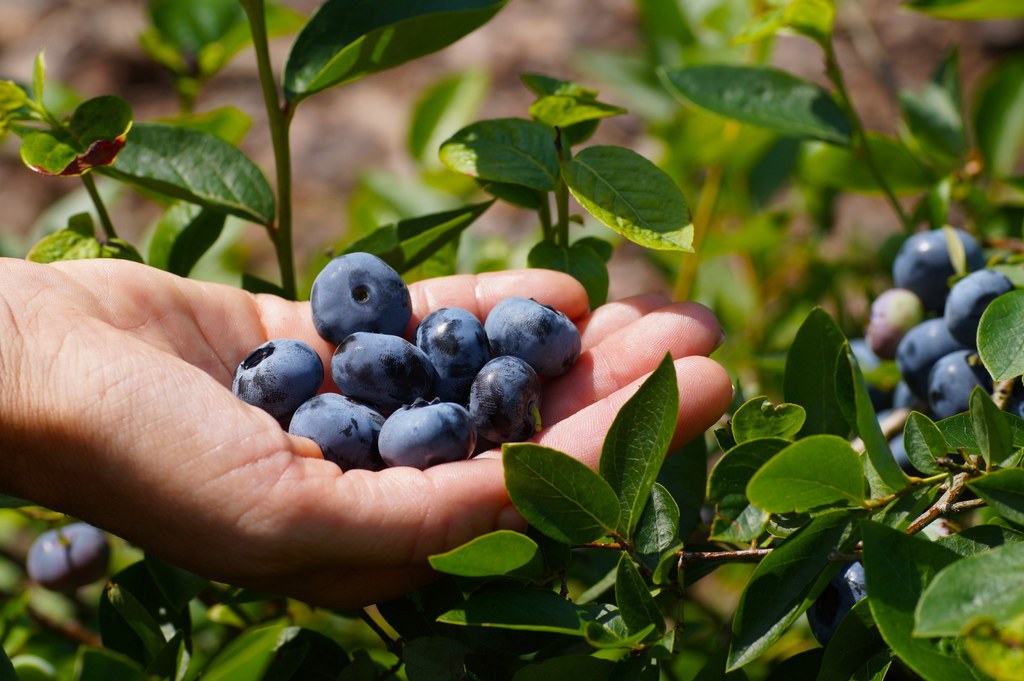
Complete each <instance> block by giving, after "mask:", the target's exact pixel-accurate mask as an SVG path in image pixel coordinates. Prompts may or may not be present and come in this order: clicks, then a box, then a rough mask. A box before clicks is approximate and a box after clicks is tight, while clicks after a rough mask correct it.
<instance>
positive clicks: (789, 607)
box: [726, 512, 859, 671]
mask: <svg viewBox="0 0 1024 681" xmlns="http://www.w3.org/2000/svg"><path fill="white" fill-rule="evenodd" d="M858 520H859V518H858V516H857V515H856V514H853V513H847V512H843V513H824V514H822V515H819V516H817V517H816V518H814V519H812V520H811V522H810V523H808V524H807V525H806V526H804V527H803V528H801V529H800V530H798V531H797V532H796V533H795V534H793V535H791V536H790V537H788V538H787V539H785V540H784V541H782V542H781V543H779V544H778V546H777V547H776V548H775V550H773V551H772V552H771V553H770V554H768V556H767V557H766V558H765V559H764V560H762V561H761V563H760V564H758V566H757V568H756V569H755V570H754V574H753V575H752V576H751V578H750V581H749V582H748V583H747V586H746V587H745V588H744V590H743V595H742V596H740V602H739V606H738V607H737V609H736V616H735V618H734V619H733V624H732V643H731V644H730V647H729V659H728V664H727V667H726V671H732V670H735V669H738V668H740V667H742V666H744V665H746V664H747V663H748V662H751V661H753V660H754V659H756V658H757V657H758V656H760V655H761V654H762V653H764V652H765V651H766V650H767V649H768V648H770V647H771V646H772V644H774V643H775V642H776V641H778V640H779V639H780V638H781V637H782V635H783V634H784V633H786V630H787V629H789V627H790V625H791V624H792V623H793V622H794V621H796V618H797V617H799V616H800V615H801V614H802V613H803V612H804V610H806V609H807V608H808V607H810V605H811V603H813V602H814V600H815V599H816V598H817V597H818V594H819V593H821V591H822V590H823V589H824V588H825V585H826V584H827V583H828V580H829V579H831V578H832V575H833V574H834V573H835V571H836V570H838V568H839V564H838V563H830V562H829V559H828V557H829V554H830V553H831V552H832V551H834V550H843V549H844V548H846V547H847V545H848V544H850V543H851V542H852V540H853V537H854V528H855V527H856V526H857V522H858Z"/></svg>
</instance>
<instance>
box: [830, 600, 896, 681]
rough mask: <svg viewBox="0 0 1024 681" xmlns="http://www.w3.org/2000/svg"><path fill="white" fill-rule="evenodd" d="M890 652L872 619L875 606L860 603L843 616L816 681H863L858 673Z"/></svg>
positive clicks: (863, 601)
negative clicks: (868, 661)
mask: <svg viewBox="0 0 1024 681" xmlns="http://www.w3.org/2000/svg"><path fill="white" fill-rule="evenodd" d="M882 650H885V651H886V654H887V655H888V656H889V657H891V655H892V653H891V652H889V651H888V650H887V646H886V645H885V641H883V640H882V636H881V634H879V633H878V625H876V624H875V620H874V619H873V618H872V617H871V606H870V604H869V603H868V601H867V600H866V599H861V600H859V601H857V602H856V603H855V604H854V605H853V607H852V608H851V609H850V612H849V613H848V614H847V615H845V616H844V617H843V619H842V620H840V622H839V626H838V627H837V628H836V631H835V634H833V636H832V639H831V640H830V641H829V642H828V644H827V645H826V646H825V655H824V657H823V658H822V660H821V669H820V670H819V672H818V675H817V678H816V679H815V681H851V679H854V680H857V679H863V678H865V677H863V676H857V675H856V674H857V670H858V669H860V668H861V667H863V666H864V664H865V662H864V661H865V660H869V659H870V658H871V657H873V656H874V655H875V654H876V653H878V652H880V651H882Z"/></svg>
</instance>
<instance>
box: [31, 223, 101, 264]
mask: <svg viewBox="0 0 1024 681" xmlns="http://www.w3.org/2000/svg"><path fill="white" fill-rule="evenodd" d="M101 250H102V249H101V247H100V242H99V241H97V240H96V237H94V236H93V235H92V234H83V233H82V232H81V231H78V230H75V229H59V230H57V231H56V232H54V233H53V234H48V235H46V236H44V237H43V238H42V239H40V240H39V241H38V242H37V243H36V244H35V245H34V246H33V247H32V248H31V249H30V250H29V252H28V255H26V256H25V257H26V258H27V259H28V260H31V261H32V262H42V263H47V262H57V261H60V260H83V259H86V258H99V257H100V255H101Z"/></svg>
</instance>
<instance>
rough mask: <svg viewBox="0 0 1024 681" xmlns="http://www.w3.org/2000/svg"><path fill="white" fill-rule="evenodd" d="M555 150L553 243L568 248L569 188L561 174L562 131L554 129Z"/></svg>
mask: <svg viewBox="0 0 1024 681" xmlns="http://www.w3.org/2000/svg"><path fill="white" fill-rule="evenodd" d="M555 150H556V151H557V152H558V169H559V173H558V184H557V185H555V215H556V216H557V219H558V222H557V223H556V224H555V235H554V236H555V243H557V244H560V245H561V246H563V247H565V248H569V186H568V185H567V184H565V174H564V173H563V172H561V169H562V164H563V163H564V162H565V150H564V148H563V147H562V129H561V128H558V127H556V128H555Z"/></svg>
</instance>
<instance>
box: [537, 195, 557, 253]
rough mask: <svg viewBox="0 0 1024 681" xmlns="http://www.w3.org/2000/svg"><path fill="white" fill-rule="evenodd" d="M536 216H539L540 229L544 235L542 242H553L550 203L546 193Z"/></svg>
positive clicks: (553, 234)
mask: <svg viewBox="0 0 1024 681" xmlns="http://www.w3.org/2000/svg"><path fill="white" fill-rule="evenodd" d="M537 214H538V215H539V216H540V227H541V230H543V233H544V241H554V240H555V233H554V230H552V225H551V201H550V197H549V196H548V194H547V192H545V193H544V198H543V200H542V201H541V204H540V209H539V210H538V211H537Z"/></svg>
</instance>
